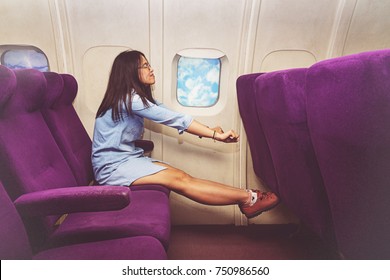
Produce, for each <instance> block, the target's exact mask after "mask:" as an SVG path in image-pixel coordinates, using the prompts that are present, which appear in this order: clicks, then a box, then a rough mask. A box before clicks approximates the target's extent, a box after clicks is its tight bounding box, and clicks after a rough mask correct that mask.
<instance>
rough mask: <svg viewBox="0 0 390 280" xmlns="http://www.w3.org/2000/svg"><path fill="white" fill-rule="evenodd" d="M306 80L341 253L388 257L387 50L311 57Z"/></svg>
mask: <svg viewBox="0 0 390 280" xmlns="http://www.w3.org/2000/svg"><path fill="white" fill-rule="evenodd" d="M306 86H307V92H308V95H307V117H308V125H309V129H310V133H311V138H312V142H313V146H314V150H315V153H316V155H317V159H318V163H319V166H320V168H321V173H322V176H323V179H324V184H325V188H326V191H327V193H328V198H329V202H330V207H331V210H332V216H333V221H334V226H335V232H336V238H337V242H338V245H339V248H340V251H341V253H342V254H343V255H344V256H345V257H346V258H348V259H389V258H390V243H389V236H390V215H389V213H390V203H389V198H390V50H389V49H388V50H381V51H373V52H365V53H360V54H354V55H349V56H345V57H340V58H334V59H330V60H325V61H322V62H319V63H317V64H315V65H313V66H312V67H310V68H309V70H308V73H307V85H306Z"/></svg>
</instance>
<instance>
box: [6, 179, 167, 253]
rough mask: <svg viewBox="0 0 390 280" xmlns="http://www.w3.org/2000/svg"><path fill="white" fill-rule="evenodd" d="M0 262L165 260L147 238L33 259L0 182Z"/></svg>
mask: <svg viewBox="0 0 390 280" xmlns="http://www.w3.org/2000/svg"><path fill="white" fill-rule="evenodd" d="M0 223H1V225H2V226H1V227H0V240H1V242H0V259H1V260H16V259H32V258H33V259H40V260H119V259H123V260H144V259H151V260H156V259H166V258H167V255H166V252H165V250H164V248H163V246H162V245H161V243H160V242H159V241H158V240H157V239H155V238H153V237H150V236H137V237H129V238H120V239H112V240H105V241H99V242H88V243H82V244H74V245H69V246H65V247H58V248H53V249H49V250H46V251H41V252H39V253H37V254H35V255H34V256H33V254H32V250H31V247H30V244H29V241H28V236H27V234H26V231H25V228H24V225H23V222H22V220H21V219H20V216H19V214H18V212H17V211H16V209H15V207H14V205H13V203H12V201H11V200H10V198H9V196H8V194H7V193H6V191H5V190H4V187H3V185H2V184H1V182H0Z"/></svg>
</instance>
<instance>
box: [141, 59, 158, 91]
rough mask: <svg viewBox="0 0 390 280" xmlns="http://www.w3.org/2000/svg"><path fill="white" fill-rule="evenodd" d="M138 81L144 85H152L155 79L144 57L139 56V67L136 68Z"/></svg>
mask: <svg viewBox="0 0 390 280" xmlns="http://www.w3.org/2000/svg"><path fill="white" fill-rule="evenodd" d="M138 71H139V72H138V73H139V79H140V81H141V83H143V84H145V85H153V84H154V83H155V77H154V73H153V68H152V66H150V64H149V62H148V61H147V60H146V58H145V57H143V56H141V60H140V65H139V66H138Z"/></svg>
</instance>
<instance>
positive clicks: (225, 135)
mask: <svg viewBox="0 0 390 280" xmlns="http://www.w3.org/2000/svg"><path fill="white" fill-rule="evenodd" d="M212 130H214V131H215V132H216V133H215V136H214V139H215V140H217V141H221V142H225V143H236V142H238V139H239V138H240V136H239V135H238V134H237V133H236V132H234V130H229V131H227V132H224V131H223V130H222V128H220V127H217V128H215V129H213V128H212Z"/></svg>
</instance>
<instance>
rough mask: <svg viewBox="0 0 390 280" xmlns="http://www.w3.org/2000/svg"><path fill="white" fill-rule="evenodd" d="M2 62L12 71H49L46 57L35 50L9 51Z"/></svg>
mask: <svg viewBox="0 0 390 280" xmlns="http://www.w3.org/2000/svg"><path fill="white" fill-rule="evenodd" d="M2 62H3V64H4V65H5V66H7V67H9V68H12V69H20V68H22V69H23V68H34V69H38V70H40V71H49V67H48V64H47V59H46V56H45V55H44V54H43V53H40V52H38V51H35V50H11V51H7V52H6V53H5V54H4V57H3V61H2Z"/></svg>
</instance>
